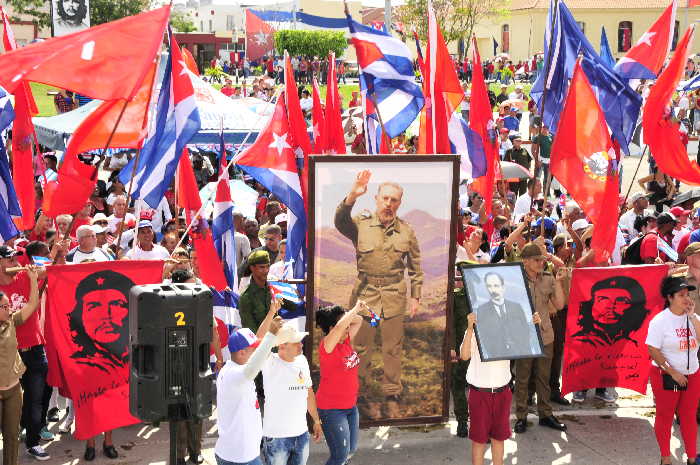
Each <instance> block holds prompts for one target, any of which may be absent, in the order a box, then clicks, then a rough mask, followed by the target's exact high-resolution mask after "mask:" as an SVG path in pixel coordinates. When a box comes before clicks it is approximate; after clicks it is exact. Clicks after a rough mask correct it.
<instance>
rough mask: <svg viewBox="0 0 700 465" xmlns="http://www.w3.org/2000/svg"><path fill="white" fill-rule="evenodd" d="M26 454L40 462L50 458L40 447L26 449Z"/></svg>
mask: <svg viewBox="0 0 700 465" xmlns="http://www.w3.org/2000/svg"><path fill="white" fill-rule="evenodd" d="M27 454H29V455H31V456H32V457H34V458H35V459H37V460H41V461H44V460H48V459H50V458H51V456H50V455H49V454H47V453H46V451H45V450H44V448H43V447H41V446H34V447H31V448H29V449H27Z"/></svg>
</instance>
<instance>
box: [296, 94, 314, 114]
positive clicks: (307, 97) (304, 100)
mask: <svg viewBox="0 0 700 465" xmlns="http://www.w3.org/2000/svg"><path fill="white" fill-rule="evenodd" d="M299 105H300V106H301V110H302V111H309V110H311V109H312V108H313V106H314V100H313V99H312V98H311V93H309V91H308V90H303V91H302V92H301V100H299Z"/></svg>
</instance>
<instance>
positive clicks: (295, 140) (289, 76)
mask: <svg viewBox="0 0 700 465" xmlns="http://www.w3.org/2000/svg"><path fill="white" fill-rule="evenodd" d="M284 85H285V92H284V98H285V101H286V103H287V114H288V116H289V130H290V131H289V132H290V137H291V145H292V148H293V149H294V154H295V155H296V157H297V166H298V168H299V176H300V180H301V192H302V194H303V197H304V205H308V184H309V176H308V167H309V161H308V157H309V154H310V153H311V150H312V149H311V141H310V140H309V132H308V130H307V128H306V120H305V119H304V113H303V112H302V111H301V102H300V101H299V94H298V90H297V83H296V81H295V80H294V70H293V69H292V62H291V60H290V59H289V54H288V53H287V52H285V53H284Z"/></svg>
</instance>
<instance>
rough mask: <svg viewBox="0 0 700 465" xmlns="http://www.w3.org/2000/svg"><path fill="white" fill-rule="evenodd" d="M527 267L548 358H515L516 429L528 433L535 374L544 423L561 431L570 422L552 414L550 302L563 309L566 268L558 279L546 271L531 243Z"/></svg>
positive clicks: (539, 411) (524, 257) (542, 258)
mask: <svg viewBox="0 0 700 465" xmlns="http://www.w3.org/2000/svg"><path fill="white" fill-rule="evenodd" d="M520 258H521V259H522V261H523V267H524V268H525V281H526V283H527V285H528V287H529V288H530V295H531V297H532V305H533V307H534V310H535V311H536V312H537V313H538V314H539V315H540V319H541V323H540V331H541V335H542V344H543V346H544V357H541V358H521V359H518V360H516V361H515V391H514V397H515V416H516V417H517V420H516V422H515V426H514V427H513V431H515V432H516V433H524V432H525V431H526V430H527V410H528V409H527V394H528V382H529V380H530V377H531V376H532V375H533V374H534V375H535V388H536V390H537V414H538V415H539V417H540V421H539V423H540V425H542V426H547V427H549V428H553V429H556V430H559V431H566V425H564V424H563V423H561V422H559V420H557V419H556V417H555V416H554V415H553V414H552V405H551V403H550V395H551V392H550V387H549V373H550V369H551V366H552V355H553V352H554V330H553V329H552V321H551V319H550V314H549V302H550V301H551V302H552V305H554V307H555V308H556V309H557V310H559V309H561V308H562V307H563V306H564V304H565V301H564V291H563V289H562V286H561V281H563V280H564V279H565V277H566V270H565V269H564V268H561V269H560V270H559V271H558V272H557V276H556V279H555V277H554V276H552V274H551V273H549V272H548V271H544V264H545V261H546V258H545V256H544V255H543V254H542V250H541V249H540V247H539V245H537V244H535V243H532V242H531V243H529V244H527V245H525V246H524V247H523V249H522V252H521V253H520Z"/></svg>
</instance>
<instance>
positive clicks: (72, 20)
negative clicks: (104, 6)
mask: <svg viewBox="0 0 700 465" xmlns="http://www.w3.org/2000/svg"><path fill="white" fill-rule="evenodd" d="M51 19H52V29H53V35H54V37H59V36H64V35H66V34H71V33H73V32H78V31H82V30H83V29H87V28H89V27H90V0H51Z"/></svg>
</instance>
